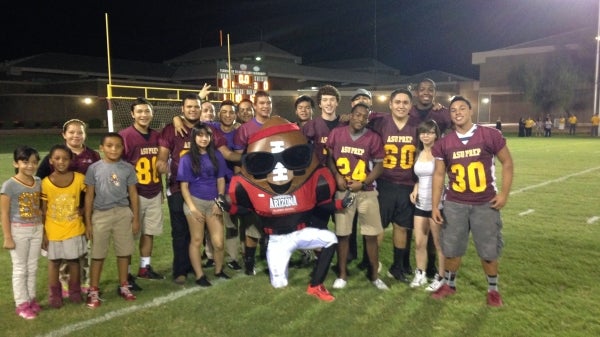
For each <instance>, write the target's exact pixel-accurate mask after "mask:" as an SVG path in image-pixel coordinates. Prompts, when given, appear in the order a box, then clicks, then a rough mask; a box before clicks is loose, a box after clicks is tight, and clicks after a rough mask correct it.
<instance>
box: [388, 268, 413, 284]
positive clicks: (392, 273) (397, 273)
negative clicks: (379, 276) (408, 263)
mask: <svg viewBox="0 0 600 337" xmlns="http://www.w3.org/2000/svg"><path fill="white" fill-rule="evenodd" d="M387 275H388V277H393V278H395V279H396V280H398V281H400V282H402V283H410V280H409V279H408V278H407V277H406V275H405V274H404V273H403V272H402V271H401V270H399V269H392V268H390V270H388V274H387Z"/></svg>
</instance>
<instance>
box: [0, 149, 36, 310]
mask: <svg viewBox="0 0 600 337" xmlns="http://www.w3.org/2000/svg"><path fill="white" fill-rule="evenodd" d="M39 161H40V155H39V153H38V152H37V151H36V150H35V149H33V148H31V147H29V146H20V147H18V148H16V149H15V151H14V153H13V166H14V167H15V173H16V174H15V175H14V176H13V177H11V178H10V179H8V180H7V181H5V182H4V183H3V184H2V188H1V189H0V205H1V209H2V232H3V234H4V245H3V246H4V249H7V250H9V251H10V258H11V260H12V266H13V271H12V285H13V294H14V299H15V304H16V310H15V312H16V313H17V315H19V316H21V317H23V318H25V319H34V318H36V316H37V314H38V313H39V311H40V310H41V309H40V305H39V304H38V302H37V301H36V299H35V290H36V284H35V281H36V273H37V267H38V256H39V255H40V250H41V247H42V236H43V226H42V209H41V208H40V194H41V193H40V192H41V182H40V178H38V177H36V176H34V174H35V171H36V169H37V167H38V163H39Z"/></svg>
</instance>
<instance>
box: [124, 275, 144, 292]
mask: <svg viewBox="0 0 600 337" xmlns="http://www.w3.org/2000/svg"><path fill="white" fill-rule="evenodd" d="M127 283H128V284H129V290H131V291H141V290H142V287H140V286H139V285H138V284H137V283H135V277H134V276H133V275H131V274H127Z"/></svg>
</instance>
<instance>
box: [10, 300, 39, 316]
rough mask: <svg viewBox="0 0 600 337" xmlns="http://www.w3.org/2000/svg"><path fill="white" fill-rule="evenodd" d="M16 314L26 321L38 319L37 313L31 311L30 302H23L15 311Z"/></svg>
mask: <svg viewBox="0 0 600 337" xmlns="http://www.w3.org/2000/svg"><path fill="white" fill-rule="evenodd" d="M15 313H16V314H17V315H19V316H21V317H23V318H25V319H34V318H36V317H37V315H36V313H34V312H33V310H31V307H30V306H29V302H23V303H21V304H19V306H18V307H17V308H16V309H15Z"/></svg>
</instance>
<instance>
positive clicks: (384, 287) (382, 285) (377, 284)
mask: <svg viewBox="0 0 600 337" xmlns="http://www.w3.org/2000/svg"><path fill="white" fill-rule="evenodd" d="M373 285H374V286H375V287H377V289H379V290H390V288H388V286H387V285H386V284H385V283H383V281H382V280H381V279H379V278H378V279H376V280H375V281H373Z"/></svg>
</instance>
